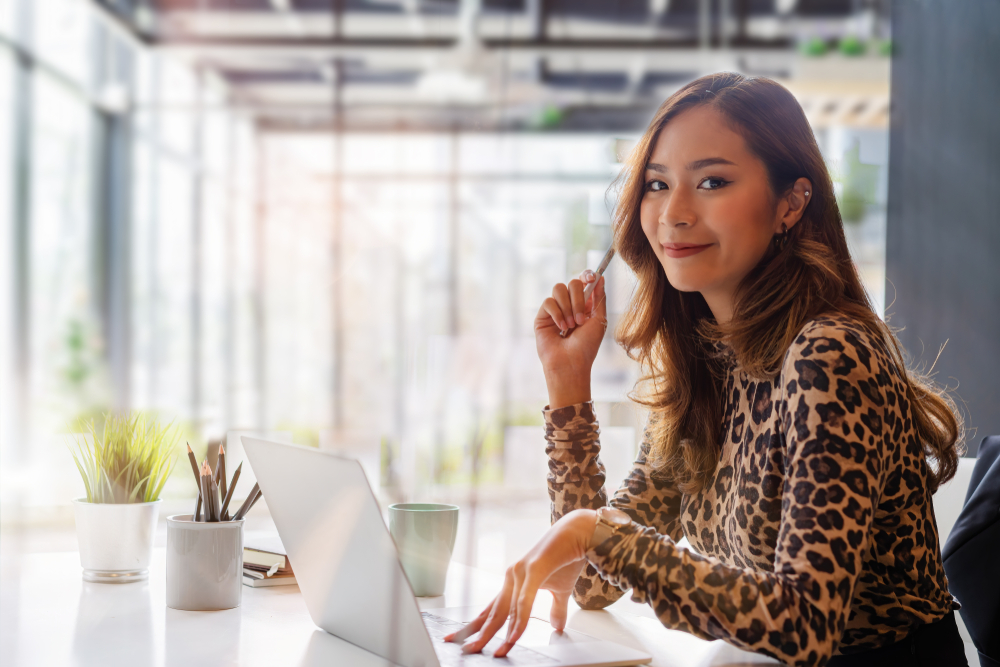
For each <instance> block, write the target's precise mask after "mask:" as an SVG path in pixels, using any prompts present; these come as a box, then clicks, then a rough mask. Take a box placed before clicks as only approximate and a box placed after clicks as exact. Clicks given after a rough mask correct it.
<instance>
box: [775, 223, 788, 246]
mask: <svg viewBox="0 0 1000 667" xmlns="http://www.w3.org/2000/svg"><path fill="white" fill-rule="evenodd" d="M786 243H788V225H786V224H785V223H781V233H780V234H775V235H774V249H775V250H777V251H779V252H780V251H782V250H784V249H785V244H786Z"/></svg>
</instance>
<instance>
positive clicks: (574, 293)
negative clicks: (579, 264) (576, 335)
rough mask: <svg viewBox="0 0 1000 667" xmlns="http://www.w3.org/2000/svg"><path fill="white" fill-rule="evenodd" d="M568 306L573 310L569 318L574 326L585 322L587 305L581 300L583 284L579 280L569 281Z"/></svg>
mask: <svg viewBox="0 0 1000 667" xmlns="http://www.w3.org/2000/svg"><path fill="white" fill-rule="evenodd" d="M569 298H570V305H571V307H572V308H573V313H572V315H571V317H572V318H573V320H574V322H575V323H576V324H578V325H579V324H583V322H584V320H586V319H587V318H586V313H587V303H586V300H585V299H584V298H583V282H581V281H579V280H576V279H574V280H571V281H569Z"/></svg>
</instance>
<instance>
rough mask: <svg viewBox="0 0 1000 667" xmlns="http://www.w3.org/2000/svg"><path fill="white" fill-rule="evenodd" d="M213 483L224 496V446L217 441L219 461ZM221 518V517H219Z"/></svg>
mask: <svg viewBox="0 0 1000 667" xmlns="http://www.w3.org/2000/svg"><path fill="white" fill-rule="evenodd" d="M215 483H216V484H217V485H218V486H219V493H220V494H221V495H222V497H223V498H225V497H226V448H225V447H223V446H222V443H221V442H220V443H219V463H218V464H217V465H216V466H215ZM220 518H221V517H220Z"/></svg>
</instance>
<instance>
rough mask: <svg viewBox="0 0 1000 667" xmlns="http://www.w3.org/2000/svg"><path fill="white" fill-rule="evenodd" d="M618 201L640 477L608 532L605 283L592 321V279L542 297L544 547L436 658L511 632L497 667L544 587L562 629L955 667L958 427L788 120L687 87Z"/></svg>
mask: <svg viewBox="0 0 1000 667" xmlns="http://www.w3.org/2000/svg"><path fill="white" fill-rule="evenodd" d="M622 186H623V187H622V194H621V198H620V203H619V206H618V209H617V212H616V216H615V217H616V220H615V227H614V237H615V239H614V243H615V247H616V249H617V251H618V253H619V254H620V255H621V257H622V259H623V260H624V261H625V262H626V263H627V264H628V265H629V266H630V267H631V268H632V270H633V271H634V272H635V273H636V275H637V277H638V285H637V288H636V290H635V295H634V298H633V299H632V302H631V304H630V306H629V309H628V312H627V313H626V314H625V315H624V317H623V319H622V321H621V323H620V326H619V329H618V333H617V338H618V341H619V343H621V344H622V345H623V346H624V348H625V349H626V350H627V351H629V353H630V355H631V356H633V358H636V359H638V360H639V361H640V363H641V364H642V367H643V369H644V371H645V373H646V375H645V377H644V378H643V381H642V382H641V383H640V387H641V389H642V392H641V396H640V397H639V398H637V400H639V402H640V403H642V404H644V405H645V406H647V407H648V408H649V409H650V414H651V417H650V421H649V424H648V426H647V429H646V433H645V437H644V440H643V442H642V445H641V446H640V452H639V456H638V458H637V460H636V462H635V467H634V469H633V470H632V471H631V473H630V474H629V476H628V478H627V479H626V480H625V481H624V483H623V485H622V486H621V488H620V489H619V490H618V492H617V493H616V494H615V495H614V497H613V498H612V499H611V501H610V507H605V506H606V505H608V502H607V496H606V494H605V492H604V489H603V486H604V481H605V476H604V468H603V466H602V464H601V463H600V460H599V457H598V452H599V449H600V446H599V443H598V432H599V431H598V427H597V422H596V419H595V417H594V411H593V407H592V403H591V402H590V400H591V396H590V370H591V366H592V364H593V361H594V358H595V357H596V354H597V350H598V348H599V346H600V343H601V340H602V338H603V334H604V329H605V326H606V311H605V304H604V286H603V278H602V279H601V280H599V281H598V284H597V285H596V289H595V291H594V295H593V297H592V299H591V300H590V301H588V302H586V303H585V302H584V300H583V288H584V286H585V283H587V282H591V281H593V279H594V276H593V275H592V274H590V275H585V277H584V278H583V280H572V281H570V283H569V284H568V285H562V284H560V285H556V287H555V288H554V290H553V294H552V297H551V298H549V299H546V301H545V302H544V303H543V304H542V307H541V309H540V310H539V313H538V317H537V319H536V321H535V335H536V341H537V347H538V353H539V357H540V359H541V361H542V365H543V368H544V371H545V377H546V381H547V385H548V392H549V401H550V403H549V406H548V407H547V408H546V409H545V412H544V415H545V420H546V440H547V443H548V444H547V448H546V451H547V452H548V454H549V457H550V474H549V478H548V481H549V493H550V496H551V498H552V500H553V503H552V519H553V525H552V527H551V529H550V530H549V531H548V532H547V533H546V535H545V536H544V537H543V538H542V540H541V541H540V542H539V543H538V544H537V545H536V546H535V547H534V548H533V549H532V550H531V551H530V552H529V553H528V554H527V555H526V556H525V557H524V558H523V559H521V560H520V561H518V562H517V563H516V564H515V565H513V566H512V567H511V568H510V569H509V570H508V572H507V577H506V580H505V584H504V588H503V590H502V591H501V592H500V594H499V595H498V596H497V598H496V599H495V600H494V602H493V603H492V604H491V605H490V606H489V607H488V608H487V609H486V610H484V611H483V613H482V614H480V615H479V616H478V617H477V618H476V619H475V620H474V621H473V622H471V623H470V624H468V625H467V626H466V627H465V628H463V629H462V630H460V631H459V632H457V633H454V634H453V635H450V636H449V637H447V638H446V639H447V640H449V641H463V640H467V641H465V644H464V646H463V649H464V650H466V651H470V652H474V651H480V650H481V649H482V648H483V646H484V645H485V644H486V643H487V642H488V641H489V640H490V639H491V638H492V637H493V635H494V634H495V633H496V632H497V630H498V629H499V628H500V627H501V626H502V625H503V623H504V622H505V621H507V620H508V617H509V620H510V623H509V624H508V628H509V629H508V633H507V636H506V639H505V641H504V642H503V644H502V645H501V646H500V647H499V649H498V650H496V651H495V655H497V656H503V655H506V653H507V652H508V651H509V650H510V648H511V646H512V645H513V644H514V643H515V642H516V641H517V639H518V638H519V637H520V635H521V633H522V631H523V629H524V627H525V625H526V623H527V621H528V615H529V613H530V610H531V605H532V602H533V601H534V598H535V594H536V592H537V590H538V589H539V588H544V589H547V590H549V591H551V592H552V595H553V599H554V600H553V605H552V612H551V621H552V624H553V626H554V627H555V628H556V629H557V630H561V629H562V628H563V627H564V625H565V622H566V614H567V603H568V600H569V596H570V595H572V596H573V597H574V599H575V600H576V602H577V603H578V604H579V605H580V606H581V607H582V608H584V609H600V608H603V607H605V606H607V605H609V604H611V603H612V602H614V601H615V600H616V599H618V598H619V597H620V596H621V595H622V594H623V592H624V591H625V590H628V589H631V590H632V599H633V600H636V601H638V602H646V603H648V604H649V605H650V606H651V607H652V608H653V609H654V611H655V612H656V614H657V616H658V617H659V619H660V621H661V622H662V623H663V624H664V625H665V626H667V627H669V628H675V629H680V630H685V631H687V632H690V633H692V634H695V635H697V636H699V637H703V638H706V639H722V640H724V641H726V642H729V643H730V644H733V645H735V646H737V647H740V648H742V649H746V650H749V651H755V652H758V653H762V654H766V655H769V656H773V657H774V658H777V659H778V660H781V661H782V662H785V663H788V664H793V665H824V664H827V665H869V664H872V665H876V664H877V665H880V666H886V665H897V664H898V665H904V664H905V665H917V664H919V665H965V664H967V663H966V658H965V654H964V647H963V643H962V640H961V638H960V636H959V634H958V631H957V628H956V625H955V620H954V610H955V609H958V607H959V605H958V603H957V602H956V601H955V600H954V599H953V598H952V596H951V595H950V594H949V592H948V584H947V580H946V577H945V573H944V570H943V568H942V566H941V552H940V546H939V541H938V533H937V527H936V524H935V520H934V512H933V508H932V505H931V496H932V494H933V493H934V491H935V490H936V489H937V488H938V486H939V485H940V484H942V483H943V482H945V481H947V480H948V479H950V478H951V477H952V476H953V475H954V473H955V469H956V467H957V458H958V455H959V450H958V448H959V447H960V445H961V441H962V434H963V431H962V423H961V420H960V418H959V416H958V414H957V412H956V410H955V406H954V403H953V402H952V401H951V400H950V399H949V398H948V396H947V395H946V394H944V393H943V392H942V391H939V390H937V389H935V388H934V386H933V385H932V384H931V383H930V382H929V381H928V380H927V379H926V378H924V377H921V376H918V375H917V374H915V373H913V372H910V371H907V369H906V368H905V366H904V362H903V359H902V354H901V351H900V348H899V344H898V342H897V341H896V339H895V337H894V335H893V334H892V332H891V331H890V330H889V328H888V327H887V326H886V325H885V324H884V323H883V322H882V321H881V320H880V319H879V318H878V317H877V316H876V315H875V313H874V312H873V310H872V307H871V304H870V302H869V300H868V298H867V296H866V294H865V292H864V289H863V288H862V286H861V282H860V280H859V278H858V275H857V273H856V270H855V268H854V265H853V263H852V261H851V259H850V255H849V253H848V249H847V244H846V241H845V238H844V233H843V227H842V223H841V219H840V214H839V211H838V209H837V204H836V201H835V199H834V193H833V185H832V183H831V181H830V177H829V174H828V173H827V170H826V167H825V165H824V162H823V158H822V156H821V154H820V151H819V149H818V147H817V145H816V142H815V139H814V137H813V134H812V131H811V129H810V127H809V125H808V123H807V121H806V118H805V116H804V114H803V112H802V109H801V107H800V106H799V105H798V103H797V102H796V101H795V99H794V98H793V97H792V96H791V94H790V93H789V92H788V91H787V90H785V89H784V88H783V87H781V86H780V85H778V84H777V83H775V82H773V81H771V80H769V79H766V78H755V77H745V76H741V75H738V74H731V73H723V74H716V75H711V76H706V77H703V78H701V79H698V80H697V81H694V82H692V83H691V84H689V85H687V86H685V87H684V88H682V89H681V90H679V91H678V92H677V93H675V94H674V95H673V96H671V97H670V98H669V99H668V100H667V101H666V102H664V104H663V105H662V106H661V107H660V109H659V111H658V112H657V114H656V116H655V117H654V118H653V121H652V122H651V124H650V126H649V129H648V130H647V131H646V133H645V135H644V136H643V138H642V139H641V140H640V141H639V142H638V144H637V146H636V148H635V150H634V151H633V154H632V157H631V159H630V162H629V164H628V165H627V168H626V170H624V172H623V175H622ZM565 329H575V331H574V332H573V333H572V335H570V336H568V337H565V338H563V337H561V336H560V335H559V332H560V331H561V330H565ZM597 510H599V511H597ZM682 536H687V538H688V540H689V542H690V543H691V545H692V546H693V547H694V549H695V550H696V551H697V553H694V552H692V551H690V550H687V549H684V548H681V547H678V546H676V544H675V542H676V541H677V540H679V539H681V537H682Z"/></svg>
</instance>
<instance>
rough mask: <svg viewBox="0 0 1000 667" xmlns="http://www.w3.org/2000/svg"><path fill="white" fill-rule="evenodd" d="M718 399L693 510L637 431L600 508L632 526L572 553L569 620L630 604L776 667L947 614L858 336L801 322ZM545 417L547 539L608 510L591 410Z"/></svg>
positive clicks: (859, 647)
mask: <svg viewBox="0 0 1000 667" xmlns="http://www.w3.org/2000/svg"><path fill="white" fill-rule="evenodd" d="M729 358H730V359H732V355H730V356H729ZM725 396H726V399H725V401H726V405H725V410H724V412H723V415H722V424H723V426H722V433H723V434H724V435H723V436H722V442H721V443H720V445H719V446H720V450H721V455H720V456H719V464H718V467H717V468H716V471H715V476H714V479H713V481H712V483H711V484H710V485H708V486H707V487H706V488H704V489H703V490H702V491H700V492H699V493H697V494H695V495H688V494H682V493H681V492H680V491H679V490H678V489H677V488H676V487H675V486H674V485H672V484H670V483H669V482H667V481H663V480H662V479H659V478H657V477H654V474H653V470H652V469H651V468H650V466H649V464H648V463H647V455H648V453H649V449H650V436H649V430H648V428H647V432H646V436H645V438H644V440H643V443H642V445H641V446H640V449H639V455H638V457H637V459H636V461H635V464H634V468H633V469H632V471H631V472H630V473H629V475H628V477H627V478H626V479H625V481H624V483H623V484H622V486H621V488H620V489H619V490H618V491H617V493H615V494H614V497H612V498H611V501H610V505H612V506H613V507H617V508H619V509H621V510H623V511H624V512H625V513H627V514H628V515H629V516H630V517H631V518H632V524H631V525H629V526H626V527H624V528H622V529H620V530H619V531H618V533H617V534H613V535H612V536H611V537H609V538H608V539H607V540H605V541H604V542H603V543H601V544H600V545H598V546H596V547H595V548H594V549H591V550H590V551H588V552H587V560H588V561H589V564H588V566H587V568H586V570H585V571H584V574H582V575H581V576H580V579H579V580H578V581H577V584H576V589H575V592H574V598H575V599H576V601H577V603H578V604H579V605H580V606H581V607H582V608H584V609H600V608H602V607H605V606H607V605H609V604H611V603H612V602H614V601H615V600H617V599H618V598H619V597H621V595H622V594H623V593H624V592H625V591H626V590H628V589H631V590H632V599H633V600H634V601H636V602H644V603H648V604H649V605H650V606H651V607H652V608H653V610H654V611H655V612H656V615H657V616H658V617H659V619H660V621H661V622H662V623H663V624H664V625H665V626H667V627H669V628H674V629H678V630H685V631H687V632H690V633H692V634H694V635H697V636H699V637H702V638H705V639H722V640H724V641H726V642H729V643H730V644H733V645H735V646H738V647H740V648H742V649H746V650H749V651H755V652H758V653H763V654H766V655H769V656H772V657H774V658H777V659H778V660H781V661H782V662H786V663H789V664H792V665H824V664H826V662H827V661H828V660H829V659H830V656H831V655H835V654H849V653H857V652H859V651H865V650H869V649H872V648H875V647H878V646H882V645H885V644H889V643H892V642H894V641H898V640H900V639H902V638H903V637H904V636H905V635H906V634H907V632H908V631H909V630H910V629H911V628H912V627H913V626H915V625H919V624H921V623H929V622H932V621H935V620H938V619H939V618H941V617H943V616H944V615H946V614H947V613H948V612H949V611H950V610H952V609H958V608H959V604H958V602H957V601H956V600H954V598H953V597H952V596H951V594H950V593H949V592H948V582H947V579H946V578H945V573H944V568H943V567H942V565H941V550H940V546H939V544H938V532H937V525H936V522H935V519H934V512H933V509H932V506H931V497H930V494H929V493H928V491H927V464H926V461H925V458H924V454H923V451H922V449H921V447H920V444H919V443H918V440H917V436H916V433H915V431H914V425H913V421H912V417H911V412H910V401H909V399H907V398H906V394H905V391H904V387H903V384H902V381H901V378H900V377H899V375H898V374H897V373H896V371H895V370H893V366H892V365H891V364H889V363H888V358H887V356H886V354H885V352H884V348H883V347H881V345H876V344H873V343H872V338H871V337H870V336H869V335H868V334H867V333H866V332H865V331H864V330H863V329H862V328H861V327H860V326H859V325H858V324H857V323H855V322H853V321H852V320H850V319H848V318H846V317H845V316H843V315H835V316H831V317H824V318H817V319H814V320H812V321H810V322H809V323H807V324H806V325H805V326H804V327H803V329H802V330H801V332H800V334H799V336H798V337H797V338H796V339H795V342H794V343H793V344H792V346H791V347H790V348H789V350H788V352H786V354H785V357H784V361H783V364H782V367H781V371H780V374H779V375H778V376H777V377H776V378H775V379H774V380H773V381H770V382H767V381H765V382H755V381H753V380H752V379H751V378H749V377H748V376H747V374H746V373H745V372H744V371H742V370H741V369H739V367H738V366H737V365H736V363H735V362H733V361H731V362H730V367H729V374H728V380H727V386H726V392H725ZM544 416H545V424H546V432H545V438H546V441H547V445H546V452H547V453H548V455H549V475H548V484H549V496H550V497H551V499H552V520H553V522H554V521H556V520H557V519H559V518H560V517H561V516H563V515H564V514H566V513H567V512H570V511H572V510H574V509H578V508H591V509H596V508H598V507H601V506H603V505H607V504H609V503H608V498H607V494H606V492H605V490H604V481H605V474H604V466H603V464H602V463H601V462H600V459H599V457H598V453H599V452H600V444H599V441H598V434H599V433H600V429H599V428H598V426H597V421H596V418H595V416H594V409H593V404H592V403H581V404H577V405H572V406H568V407H564V408H559V409H556V410H549V409H546V410H545V412H544ZM682 536H687V538H688V541H689V542H690V543H691V545H692V546H693V547H694V549H695V550H697V553H695V552H694V551H691V550H688V549H685V548H683V547H678V546H677V545H676V544H675V542H676V541H677V540H679V539H681V537H682Z"/></svg>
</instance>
